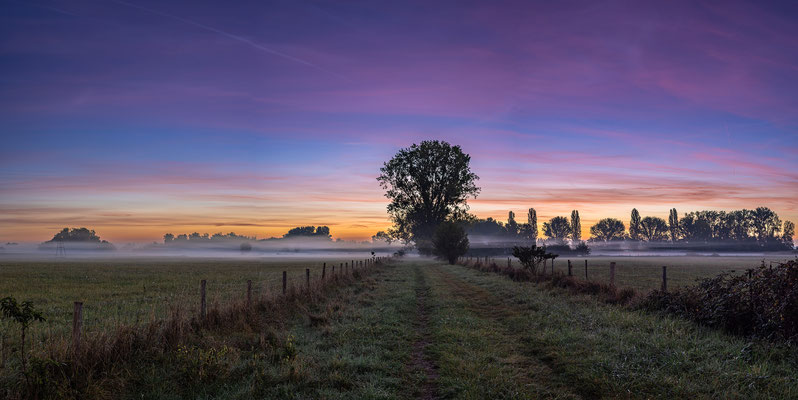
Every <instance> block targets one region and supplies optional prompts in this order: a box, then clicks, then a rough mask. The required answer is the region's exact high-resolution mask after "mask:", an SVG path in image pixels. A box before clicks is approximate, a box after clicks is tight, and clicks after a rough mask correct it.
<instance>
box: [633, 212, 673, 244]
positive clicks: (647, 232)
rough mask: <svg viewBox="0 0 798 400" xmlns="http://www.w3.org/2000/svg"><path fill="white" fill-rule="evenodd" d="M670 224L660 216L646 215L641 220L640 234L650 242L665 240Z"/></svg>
mask: <svg viewBox="0 0 798 400" xmlns="http://www.w3.org/2000/svg"><path fill="white" fill-rule="evenodd" d="M666 232H668V224H667V223H666V222H665V220H664V219H662V218H659V217H645V218H643V219H642V220H640V234H641V235H642V236H643V238H644V239H645V240H646V241H648V242H654V241H660V240H665V239H666V238H667V235H666Z"/></svg>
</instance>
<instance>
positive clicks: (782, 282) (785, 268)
mask: <svg viewBox="0 0 798 400" xmlns="http://www.w3.org/2000/svg"><path fill="white" fill-rule="evenodd" d="M640 307H641V308H643V309H646V310H652V311H654V310H656V311H664V312H667V313H671V314H675V315H679V316H681V317H684V318H687V319H691V320H693V321H696V322H698V323H700V324H704V325H707V326H712V327H717V328H722V329H725V330H726V331H729V332H732V333H736V334H741V335H746V336H755V337H761V338H769V339H772V338H782V339H787V340H791V341H793V340H796V339H798V260H792V261H788V262H786V263H783V264H779V265H778V266H774V267H771V268H768V267H765V266H762V267H759V268H757V269H753V270H749V275H731V274H728V273H724V274H720V275H718V276H716V277H714V278H708V279H704V280H702V281H701V282H699V283H698V284H697V285H695V286H690V287H686V288H682V289H679V290H676V291H672V292H662V291H654V292H652V293H650V294H649V295H648V296H647V297H646V298H645V299H644V300H643V301H642V302H641V303H640Z"/></svg>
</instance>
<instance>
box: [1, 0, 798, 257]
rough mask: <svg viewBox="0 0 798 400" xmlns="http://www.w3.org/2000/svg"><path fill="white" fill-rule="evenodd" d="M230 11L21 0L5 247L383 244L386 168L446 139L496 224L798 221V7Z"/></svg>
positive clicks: (5, 146) (270, 6) (141, 1)
mask: <svg viewBox="0 0 798 400" xmlns="http://www.w3.org/2000/svg"><path fill="white" fill-rule="evenodd" d="M231 4H232V3H229V2H219V1H196V0H192V1H166V2H164V1H151V0H124V1H123V0H81V1H74V0H69V1H66V0H64V1H51V0H33V1H27V0H25V1H21V0H20V1H12V0H0V139H1V141H0V172H1V173H0V241H2V242H6V241H34V242H35V241H44V240H48V239H50V238H51V237H52V235H53V234H54V233H55V232H56V231H57V230H59V229H61V228H63V227H82V226H85V227H88V228H91V229H95V230H96V231H97V233H98V234H99V235H100V236H101V237H102V238H103V239H108V240H110V241H112V242H114V243H125V242H149V241H155V240H160V239H161V237H162V235H163V234H164V233H166V232H171V233H174V234H178V233H191V232H195V231H197V232H209V233H214V232H231V231H233V232H236V233H239V234H247V235H256V236H258V237H259V238H265V237H270V236H280V235H282V234H283V233H285V232H286V231H287V230H288V229H289V228H290V227H293V226H299V225H328V226H330V228H331V230H332V233H333V236H334V237H340V238H344V239H367V238H369V237H371V235H373V234H374V233H376V232H377V231H378V230H382V229H386V228H387V227H389V226H390V221H389V219H388V216H387V214H386V211H385V207H386V205H387V203H388V200H387V199H386V198H385V197H384V195H383V193H384V192H383V190H382V189H381V188H380V187H379V184H378V182H377V180H376V177H377V176H378V174H379V168H380V167H381V166H382V164H383V163H384V162H385V161H387V160H388V159H390V157H391V156H392V155H393V154H395V153H396V151H397V150H399V149H400V148H403V147H408V146H410V145H411V144H413V143H418V142H420V141H422V140H428V139H440V140H446V141H449V142H450V143H452V144H457V145H460V146H462V148H463V150H464V151H465V152H466V153H468V154H470V155H471V157H472V163H471V167H472V170H473V171H474V172H475V173H476V174H477V175H479V177H480V180H479V181H478V185H479V186H480V187H481V188H482V192H481V194H480V195H479V197H478V198H477V199H475V200H470V201H469V204H470V208H471V212H472V213H474V214H475V215H477V216H479V217H482V218H486V217H494V218H499V219H501V220H506V216H507V212H508V211H510V210H512V211H514V212H515V213H516V214H517V219H519V220H520V221H521V222H525V215H526V210H527V209H528V208H529V207H534V208H535V209H536V210H537V212H538V220H539V222H540V223H542V222H544V221H546V220H548V219H550V218H551V217H553V216H556V215H566V216H567V215H570V211H571V210H573V209H577V210H579V212H580V215H581V217H582V228H583V231H584V236H587V235H588V230H589V227H590V225H592V223H594V222H595V221H597V220H598V219H601V218H605V217H615V218H620V219H622V220H624V221H628V219H629V213H630V211H631V209H632V208H633V207H636V208H637V209H638V210H639V211H640V213H641V214H642V215H643V216H647V215H651V216H660V217H667V214H668V210H669V209H670V208H673V207H675V208H676V209H677V210H678V212H679V213H680V215H681V214H683V213H684V212H688V211H693V210H700V209H725V210H730V209H739V208H755V207H758V206H766V207H770V208H772V209H773V210H774V211H776V212H777V213H778V214H779V215H780V217H781V218H782V219H783V220H784V219H787V220H792V221H796V222H798V3H795V2H784V3H778V2H768V1H751V2H737V1H667V2H641V1H596V0H591V1H557V2H552V1H482V2H473V1H458V2H452V1H419V2H413V1H375V0H366V1H344V2H340V1H329V2H327V1H304V0H290V1H289V0H286V1H274V2H270V1H252V2H246V1H237V2H235V6H231Z"/></svg>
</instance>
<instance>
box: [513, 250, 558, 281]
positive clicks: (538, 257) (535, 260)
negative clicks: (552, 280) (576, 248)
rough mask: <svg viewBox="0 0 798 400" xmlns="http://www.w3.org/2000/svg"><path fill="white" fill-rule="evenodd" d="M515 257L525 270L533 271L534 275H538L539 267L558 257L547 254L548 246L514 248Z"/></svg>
mask: <svg viewBox="0 0 798 400" xmlns="http://www.w3.org/2000/svg"><path fill="white" fill-rule="evenodd" d="M513 257H515V258H517V259H518V261H519V262H520V263H521V265H523V266H524V269H526V270H529V271H531V272H532V273H533V274H535V273H537V269H538V266H539V265H540V264H541V263H542V262H543V261H544V260H546V259H549V258H551V259H553V258H554V257H557V256H556V255H554V254H551V253H547V252H546V246H543V247H538V246H536V245H534V244H533V245H532V246H530V247H524V246H513Z"/></svg>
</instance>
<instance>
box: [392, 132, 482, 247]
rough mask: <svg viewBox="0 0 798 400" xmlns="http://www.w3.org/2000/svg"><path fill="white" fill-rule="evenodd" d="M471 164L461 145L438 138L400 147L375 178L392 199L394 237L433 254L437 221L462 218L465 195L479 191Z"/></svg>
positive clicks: (473, 194) (466, 208)
mask: <svg viewBox="0 0 798 400" xmlns="http://www.w3.org/2000/svg"><path fill="white" fill-rule="evenodd" d="M470 162H471V157H470V156H469V155H468V154H465V153H463V151H462V149H461V148H460V146H452V145H450V144H449V143H447V142H444V141H438V140H431V141H423V142H421V144H413V145H412V146H410V147H409V148H406V149H401V150H399V152H398V153H396V155H395V156H394V157H393V158H392V159H391V160H389V161H388V162H386V163H385V164H384V165H383V167H382V168H380V176H379V177H378V178H377V180H378V181H379V183H380V186H381V187H382V188H383V189H385V190H386V192H385V196H386V197H387V198H388V199H390V203H389V204H388V214H389V215H390V216H391V220H392V221H393V223H394V227H393V228H392V229H391V231H390V233H391V235H392V236H393V237H394V238H396V239H400V240H403V241H405V242H410V241H412V242H414V243H415V244H416V247H418V248H419V250H420V251H422V252H427V253H428V252H430V251H431V248H432V246H431V240H432V235H433V233H434V232H435V229H436V228H437V227H438V225H440V224H441V223H443V222H444V221H447V220H452V221H454V220H460V219H463V218H464V217H465V215H466V212H467V210H468V204H467V202H466V201H467V199H468V198H469V197H473V198H476V197H477V195H478V194H479V191H480V188H479V187H477V186H476V183H475V182H476V181H477V180H478V179H479V177H478V176H477V175H476V174H474V173H473V172H471V168H470V165H469V164H470Z"/></svg>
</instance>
